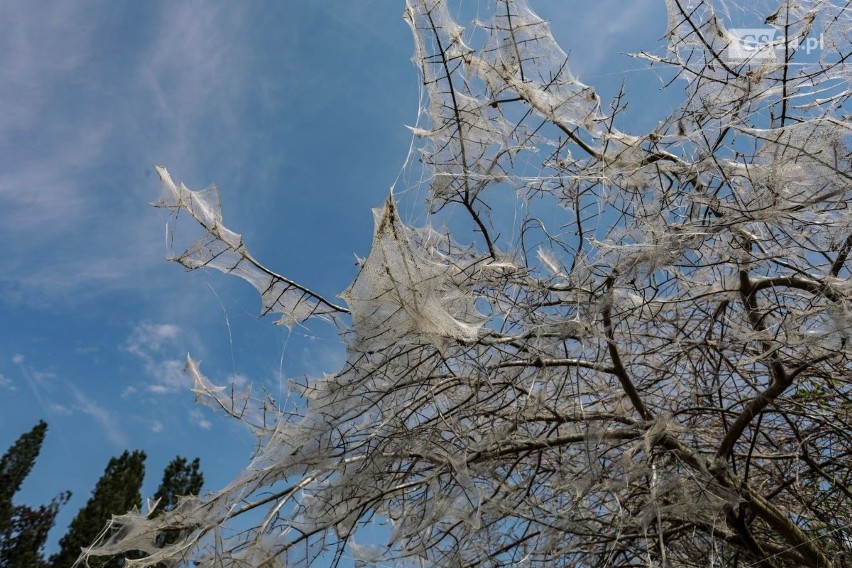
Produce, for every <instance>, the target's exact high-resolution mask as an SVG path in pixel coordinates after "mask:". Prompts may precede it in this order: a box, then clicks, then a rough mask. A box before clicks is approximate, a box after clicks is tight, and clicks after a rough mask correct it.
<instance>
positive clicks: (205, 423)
mask: <svg viewBox="0 0 852 568" xmlns="http://www.w3.org/2000/svg"><path fill="white" fill-rule="evenodd" d="M189 418H190V420H192V422H193V423H194V424H195V425H196V426H198V427H199V428H202V429H204V430H209V429H211V428H212V427H213V423H212V422H210V421H209V420H208V419H207V417H206V416H205V415H204V413H203V412H202V411H201V410H199V409H197V408H193V409H192V410H191V411H190V413H189Z"/></svg>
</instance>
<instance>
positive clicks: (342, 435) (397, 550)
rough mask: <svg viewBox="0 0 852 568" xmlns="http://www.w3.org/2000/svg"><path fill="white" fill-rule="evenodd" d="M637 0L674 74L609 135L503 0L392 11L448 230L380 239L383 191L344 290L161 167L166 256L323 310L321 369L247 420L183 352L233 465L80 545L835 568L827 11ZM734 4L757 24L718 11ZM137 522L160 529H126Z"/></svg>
mask: <svg viewBox="0 0 852 568" xmlns="http://www.w3.org/2000/svg"><path fill="white" fill-rule="evenodd" d="M665 3H666V7H667V10H668V31H667V38H666V39H667V44H668V47H667V49H666V48H665V46H661V49H660V52H659V53H653V54H650V53H642V54H635V57H637V58H640V59H643V60H644V61H645V64H647V65H648V66H649V68H665V69H668V70H669V72H671V70H674V72H673V73H672V76H676V77H675V79H674V80H673V81H672V82H671V83H670V84H668V85H667V87H666V90H664V91H663V94H662V95H661V96H664V97H668V98H669V99H668V100H677V101H682V104H681V105H680V106H679V107H678V108H677V110H676V111H674V112H673V113H672V114H671V115H670V116H662V117H660V121H659V123H658V124H657V126H656V128H655V129H653V131H652V132H647V133H637V132H631V133H626V132H621V131H620V130H618V129H617V128H616V126H615V125H616V124H617V123H618V121H617V120H616V119H617V117H618V115H619V113H621V112H622V111H623V108H624V103H625V101H626V100H628V99H629V97H630V93H622V94H621V95H619V96H618V97H617V98H616V99H615V100H614V101H612V102H611V103H609V102H608V103H606V104H605V105H602V104H601V102H600V99H599V97H598V95H597V94H596V92H595V89H594V88H593V87H591V86H587V85H585V84H583V83H581V82H580V81H579V79H578V78H577V77H575V76H574V75H572V73H571V70H570V69H569V67H568V64H567V62H568V58H567V57H566V54H565V52H564V51H563V50H562V49H561V48H560V47H559V46H558V45H557V44H556V43H555V41H554V39H553V36H552V35H551V33H550V29H549V27H548V24H547V23H545V22H544V21H542V20H541V19H539V18H538V17H537V16H536V15H535V14H534V13H533V12H532V11H531V10H530V8H529V7H528V6H527V2H526V0H494V1H493V2H491V4H492V5H491V6H490V7H489V9H488V13H489V14H490V17H489V18H488V19H485V20H483V21H476V22H473V23H471V24H469V25H468V27H467V28H463V27H462V26H461V25H460V24H459V23H458V22H456V21H455V20H454V18H453V15H452V14H453V13H454V10H451V9H450V8H449V7H448V6H447V1H444V0H408V2H407V6H406V10H405V20H406V21H407V23H408V25H409V26H410V27H411V30H412V32H413V36H414V46H415V61H416V62H417V64H418V66H419V71H420V73H421V75H422V79H423V85H424V89H425V93H426V95H427V101H428V103H427V106H426V107H425V108H424V109H423V111H424V112H423V121H422V123H421V124H420V125H418V127H416V128H413V132H414V135H415V136H416V137H417V139H418V140H419V141H421V142H422V144H421V145H420V151H421V153H420V159H421V161H422V163H423V165H424V169H425V172H426V175H425V178H424V179H423V181H422V182H421V183H422V184H424V185H425V186H428V203H427V204H425V207H428V210H429V218H430V219H435V218H437V217H435V216H437V215H441V214H442V213H443V212H445V211H448V210H451V209H454V210H455V211H456V213H454V216H455V217H456V218H457V217H458V216H459V215H463V216H465V217H466V218H467V219H469V223H468V227H469V230H468V232H465V230H464V229H463V228H462V229H459V230H455V231H453V234H452V235H450V234H449V232H448V231H447V230H441V229H437V228H434V227H432V226H424V227H411V226H408V225H407V224H406V223H404V222H403V221H402V219H401V216H400V215H399V214H398V213H397V205H396V203H395V201H394V198H393V196H390V197H389V198H388V199H387V201H386V203H385V204H384V206H382V207H381V208H379V209H377V210H376V211H375V213H374V214H375V235H374V240H373V246H372V250H371V252H370V254H369V256H368V257H367V258H366V259H365V260H364V261H363V263H362V266H361V269H360V272H359V275H358V276H357V278H356V279H355V281H354V282H353V283H352V284H351V285H350V287H349V288H348V289H347V290H345V291H344V292H343V293H342V294H341V298H342V300H343V303H345V306H344V305H338V303H336V302H334V301H330V300H327V299H324V298H322V297H320V296H318V295H317V294H315V293H313V292H312V291H311V290H309V289H308V288H306V287H304V286H301V285H299V284H297V283H296V282H293V281H291V280H288V279H287V278H284V277H282V276H279V275H277V274H275V273H273V272H271V271H269V270H268V269H266V268H265V267H263V266H262V265H261V264H260V263H258V262H257V261H256V260H254V259H253V257H252V256H251V255H250V254H249V253H248V251H247V250H246V249H245V247H244V245H243V242H242V239H241V238H240V236H239V235H238V234H236V233H234V232H232V231H230V230H228V229H227V228H225V227H224V226H223V225H222V217H221V211H220V208H219V202H218V194H217V193H216V190H215V187H211V188H208V189H207V190H203V191H197V192H193V191H190V190H188V189H187V188H186V187H184V186H182V185H176V184H174V183H173V182H172V181H171V179H170V178H169V176H168V173H167V172H166V171H165V170H164V169H161V171H160V173H161V177H162V178H163V183H164V188H165V194H164V198H163V201H162V202H161V205H162V206H164V207H168V208H170V209H173V210H184V211H186V212H188V213H189V214H191V216H192V217H194V218H195V219H196V220H197V221H198V222H199V223H200V224H201V226H202V227H203V228H204V234H203V235H202V237H201V238H200V240H199V241H198V242H197V243H196V244H195V245H193V246H192V247H190V249H189V250H188V251H187V252H186V253H184V254H182V255H180V256H178V257H177V258H176V259H175V260H177V261H179V262H181V263H182V264H184V265H185V266H187V267H188V268H198V267H202V266H208V267H214V268H217V269H219V270H222V271H223V272H226V273H231V274H236V275H238V276H241V277H243V278H245V279H247V280H248V281H250V282H251V283H252V284H253V285H255V287H257V288H258V290H259V291H260V293H261V294H262V296H263V301H264V310H265V311H275V312H279V313H280V314H281V315H282V323H285V324H288V325H294V324H301V323H302V322H304V321H305V320H307V319H309V318H312V317H318V318H322V319H325V320H328V321H330V322H332V323H333V324H334V325H336V326H338V328H339V329H340V332H341V337H342V340H343V341H345V342H346V346H347V350H348V361H347V362H346V364H345V366H344V367H343V368H342V369H341V370H340V371H339V372H337V373H336V374H334V375H328V376H324V377H317V378H312V379H309V380H307V381H301V382H299V381H297V382H295V383H294V386H293V388H294V389H296V390H298V392H299V394H300V395H301V396H302V398H301V399H300V402H298V403H294V404H293V405H291V406H290V407H288V408H278V409H275V411H274V412H272V411H271V409H270V404H269V402H268V401H265V400H263V399H262V398H258V399H255V398H253V397H252V395H251V393H244V394H243V395H237V394H234V393H232V392H231V391H230V390H224V389H222V388H221V387H216V386H214V385H212V384H211V383H210V382H209V381H208V380H207V379H206V378H205V377H204V376H203V375H202V374H201V373H200V371H199V369H198V366H197V365H196V364H195V363H194V362H193V361H190V362H189V364H188V369H189V372H190V374H191V375H192V376H194V377H195V380H196V390H197V392H198V393H199V396H200V397H201V398H202V399H203V400H205V401H206V402H207V403H208V404H209V405H212V406H215V407H219V408H221V409H223V410H225V411H226V412H228V413H230V414H232V415H234V416H236V417H238V418H239V419H241V420H242V421H244V422H245V423H246V424H248V425H249V426H250V427H251V428H252V429H253V430H254V431H255V432H256V434H257V436H258V440H259V444H258V451H257V454H256V457H255V459H254V461H253V462H252V463H251V464H250V465H248V466H247V467H246V469H245V470H244V472H243V473H242V474H241V475H240V477H239V478H238V479H236V480H235V481H234V482H233V483H232V484H231V485H229V486H228V487H225V488H223V489H221V490H220V491H217V492H215V493H212V494H210V495H207V496H206V497H202V498H201V499H200V500H196V499H188V500H185V501H183V502H182V503H181V504H180V506H178V507H177V509H176V510H175V511H173V512H170V513H167V514H164V515H161V516H158V517H156V518H153V517H152V518H149V517H146V516H145V515H141V514H129V515H126V516H122V517H119V518H116V519H115V520H114V522H113V524H112V525H111V527H109V528H108V530H107V531H106V532H105V534H104V538H103V539H102V540H101V542H100V543H99V545H98V546H97V547H95V548H93V549H92V550H90V551H89V553H90V554H91V555H103V554H114V553H118V552H121V551H126V550H141V551H144V552H145V553H147V554H148V555H149V556H148V557H147V558H145V559H142V560H131V561H128V564H127V565H128V566H152V565H154V564H156V563H157V562H167V561H168V562H173V563H178V562H182V561H187V560H188V559H193V560H195V561H197V562H198V563H199V565H202V566H217V567H218V566H228V567H230V566H234V567H236V566H285V565H297V564H306V563H309V562H311V561H314V560H315V559H318V558H322V559H323V561H324V562H326V561H328V560H329V559H341V558H351V557H355V558H357V559H358V561H359V562H363V563H364V564H366V565H369V564H371V563H373V562H376V563H380V562H392V563H393V564H394V565H397V564H399V565H406V564H408V565H414V566H422V565H429V566H431V565H447V566H480V565H482V566H515V565H541V566H589V567H592V566H600V567H604V566H776V567H782V566H791V567H792V566H813V567H817V566H819V567H832V566H837V567H839V566H845V565H849V563H850V560H848V559H849V558H852V526H850V523H852V492H850V491H852V490H850V488H852V458H850V455H852V365H850V357H852V346H850V344H849V339H850V338H849V335H850V330H852V303H851V302H852V280H850V277H852V273H850V268H849V264H848V262H847V261H848V257H849V253H850V249H852V208H851V207H850V204H851V203H852V201H850V199H852V186H850V121H849V116H848V114H847V113H848V112H849V106H848V105H849V93H850V90H849V89H850V69H852V67H850V65H849V61H848V58H849V57H850V48H852V38H850V24H852V8H850V7H848V6H847V4H845V3H844V2H842V1H841V2H834V1H831V0H801V1H798V2H793V1H783V2H781V3H780V4H777V5H773V6H765V5H764V4H762V3H760V2H758V3H748V5H743V6H735V5H733V4H732V5H729V6H728V5H724V4H721V3H719V2H716V3H714V2H711V1H710V0H666V2H665ZM752 9H753V10H755V12H754V14H753V21H754V22H757V23H759V25H758V26H757V27H760V26H761V25H762V26H763V27H764V28H765V29H766V30H770V31H772V32H773V36H772V37H771V38H770V39H772V41H770V42H769V43H761V44H759V45H754V44H748V43H747V42H744V41H745V40H743V38H742V37H741V36H738V35H737V34H738V32H737V31H736V30H733V31H732V30H730V29H728V28H727V27H726V25H725V23H724V20H725V19H726V18H725V17H723V16H725V15H726V14H728V13H729V11H738V12H739V11H743V12H744V11H746V10H752ZM764 21H765V23H763V22H764ZM465 24H466V25H467V22H465ZM773 38H774V39H773ZM572 47H576V46H572ZM632 104H634V105H637V104H638V105H641V104H643V101H641V100H639V101H633V103H632ZM510 192H513V195H514V198H513V199H512V200H507V199H506V196H507V195H508V194H509V193H510ZM507 201H510V202H511V203H510V204H509V205H508V209H507ZM507 219H509V220H510V221H509V222H507V221H506V220H507ZM498 227H499V231H498ZM273 414H274V416H272V415H273ZM270 416H272V417H270ZM241 515H245V516H247V517H248V518H250V519H253V521H252V522H251V523H246V522H245V521H242V522H240V521H237V522H233V523H232V522H231V520H232V519H234V518H235V517H240V516H241ZM246 524H250V525H253V527H254V528H252V529H250V530H245V529H244V528H243V527H245V526H246ZM165 527H172V528H180V529H182V530H183V534H184V535H185V536H184V538H183V539H181V540H180V541H178V542H176V543H174V544H171V545H168V546H167V547H166V548H157V546H156V541H155V539H154V536H155V535H156V534H157V532H158V531H160V530H162V529H163V528H165Z"/></svg>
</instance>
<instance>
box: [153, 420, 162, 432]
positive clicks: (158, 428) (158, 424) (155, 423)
mask: <svg viewBox="0 0 852 568" xmlns="http://www.w3.org/2000/svg"><path fill="white" fill-rule="evenodd" d="M162 431H163V423H162V422H160V421H159V420H152V421H151V432H153V433H154V434H159V433H160V432H162Z"/></svg>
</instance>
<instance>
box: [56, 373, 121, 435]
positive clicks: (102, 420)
mask: <svg viewBox="0 0 852 568" xmlns="http://www.w3.org/2000/svg"><path fill="white" fill-rule="evenodd" d="M68 388H69V389H70V391H71V394H72V396H73V398H74V404H73V405H72V409H73V410H77V411H79V412H82V413H83V414H85V415H87V416H89V417H91V418H92V419H94V420H95V421H96V422H97V423H98V424H100V426H101V429H102V430H103V433H104V435H105V436H106V437H107V439H108V440H109V441H110V442H112V443H113V444H115V445H116V446H118V447H127V445H128V444H127V436H126V435H125V434H124V432H123V431H122V430H121V427H120V426H119V421H118V420H117V418H116V417H115V415H113V414H112V413H111V412H110V411H109V410H107V409H106V408H104V407H102V406H100V405H99V404H98V403H96V402H95V401H94V400H93V399H92V398H90V397H89V396H87V395H86V394H85V393H83V391H81V390H80V389H78V388H77V387H76V386H74V385H73V384H69V385H68Z"/></svg>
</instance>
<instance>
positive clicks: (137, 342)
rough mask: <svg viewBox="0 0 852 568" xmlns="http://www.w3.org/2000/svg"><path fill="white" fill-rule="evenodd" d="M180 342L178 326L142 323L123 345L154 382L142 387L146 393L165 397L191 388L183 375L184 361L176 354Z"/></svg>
mask: <svg viewBox="0 0 852 568" xmlns="http://www.w3.org/2000/svg"><path fill="white" fill-rule="evenodd" d="M180 340H181V329H180V328H179V327H178V326H176V325H174V324H167V323H161V324H154V323H147V322H145V323H141V324H139V325H137V326H136V327H135V328H134V329H133V332H132V333H131V334H130V337H129V338H128V339H127V341H126V342H125V343H124V346H123V349H124V350H125V351H127V352H128V353H131V354H133V355H135V356H136V357H138V358H139V359H141V360H142V361H143V363H144V365H145V371H146V373H147V374H148V375H149V376H150V377H151V378H152V379H153V380H154V382H153V383H151V384H148V385H147V386H146V387H145V390H146V391H147V392H149V393H151V394H168V393H172V392H177V391H180V390H186V389H188V388H189V387H190V386H191V381H190V379H189V377H188V376H187V375H186V373H185V372H184V360H183V359H181V358H178V357H177V356H176V353H175V352H176V351H177V350H178V348H179V346H180ZM130 388H132V387H130ZM133 392H135V389H134V391H133ZM125 393H128V389H125Z"/></svg>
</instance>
